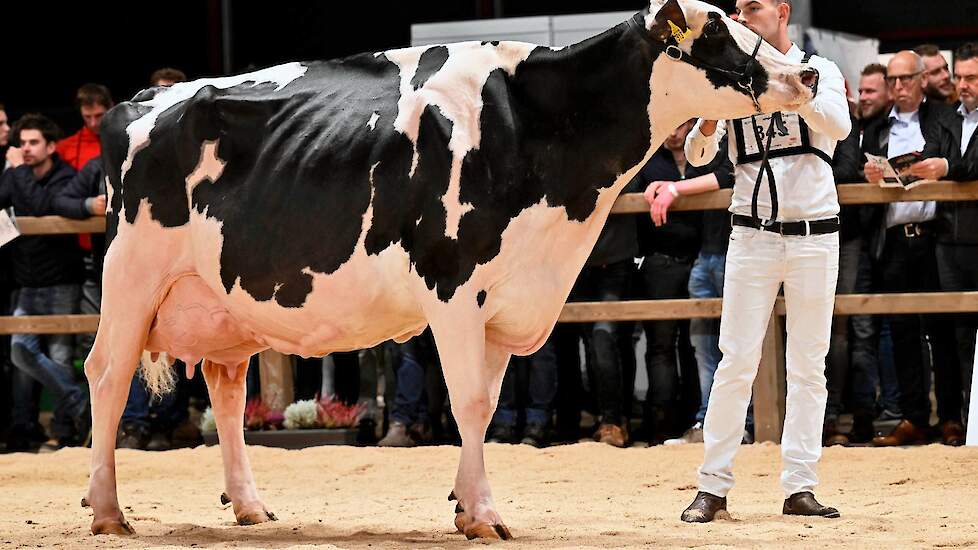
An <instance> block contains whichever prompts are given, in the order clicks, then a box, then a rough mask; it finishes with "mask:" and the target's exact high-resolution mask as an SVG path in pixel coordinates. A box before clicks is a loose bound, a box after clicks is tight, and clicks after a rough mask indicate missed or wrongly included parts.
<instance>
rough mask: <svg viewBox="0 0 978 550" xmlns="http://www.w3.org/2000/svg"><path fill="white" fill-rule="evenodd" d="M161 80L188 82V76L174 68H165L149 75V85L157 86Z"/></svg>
mask: <svg viewBox="0 0 978 550" xmlns="http://www.w3.org/2000/svg"><path fill="white" fill-rule="evenodd" d="M161 80H170V81H173V82H184V81H186V80H187V75H186V74H184V72H183V71H181V70H179V69H174V68H173V67H163V68H162V69H157V70H155V71H153V74H151V75H149V83H150V85H151V86H156V84H157V82H159V81H161Z"/></svg>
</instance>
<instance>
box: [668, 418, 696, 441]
mask: <svg viewBox="0 0 978 550" xmlns="http://www.w3.org/2000/svg"><path fill="white" fill-rule="evenodd" d="M702 442H703V423H702V422H697V423H696V424H693V426H692V427H690V428H689V429H688V430H686V433H684V434H683V435H682V437H677V438H674V439H667V440H665V441H663V442H662V444H663V445H685V444H687V443H702Z"/></svg>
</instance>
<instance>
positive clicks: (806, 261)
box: [699, 227, 839, 497]
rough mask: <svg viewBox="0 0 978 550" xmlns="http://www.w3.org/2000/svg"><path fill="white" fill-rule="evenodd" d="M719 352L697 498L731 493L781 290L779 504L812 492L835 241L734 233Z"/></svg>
mask: <svg viewBox="0 0 978 550" xmlns="http://www.w3.org/2000/svg"><path fill="white" fill-rule="evenodd" d="M725 275H726V279H725V280H724V288H723V312H722V316H721V319H720V350H721V351H722V352H723V359H721V361H720V366H719V367H718V368H717V371H716V373H715V374H714V379H713V388H712V390H711V396H710V406H709V408H708V409H707V411H706V422H705V423H704V427H703V441H704V458H703V465H702V466H701V467H700V471H699V473H700V475H699V486H700V490H701V491H704V492H707V493H710V494H713V495H716V496H719V497H725V496H727V493H728V492H729V490H730V489H731V488H732V487H733V484H734V477H733V459H734V455H735V454H736V453H737V449H738V448H739V446H740V443H741V440H742V438H743V435H744V419H745V417H746V415H747V407H748V404H749V403H750V397H751V384H752V382H753V380H754V378H755V376H756V375H757V368H758V364H759V362H760V359H761V346H762V342H763V340H764V335H765V333H766V332H767V327H768V321H769V320H770V318H771V312H772V311H773V309H774V303H775V300H776V299H777V296H778V291H779V289H780V288H781V286H782V284H783V285H784V300H785V309H786V316H785V328H786V330H787V333H788V338H787V344H786V346H785V356H786V357H785V359H786V361H785V370H786V374H787V385H788V392H787V396H786V398H785V403H786V410H785V420H784V433H783V435H782V437H781V459H782V465H783V466H782V473H781V487H782V489H783V490H784V494H785V497H788V496H791V495H793V494H795V493H799V492H802V491H812V490H813V488H814V487H815V485H817V484H818V477H817V475H816V473H815V466H816V464H817V463H818V460H819V458H820V457H821V454H822V421H823V419H824V415H825V402H826V398H827V396H828V392H827V390H826V388H825V356H826V354H827V353H828V351H829V339H830V337H831V328H832V310H833V307H834V306H835V288H836V282H837V280H838V277H839V235H838V233H830V234H825V235H811V236H807V237H790V236H782V235H779V234H776V233H772V232H768V231H758V230H755V229H749V228H745V227H734V228H733V231H732V232H731V234H730V246H729V248H728V250H727V265H726V269H725Z"/></svg>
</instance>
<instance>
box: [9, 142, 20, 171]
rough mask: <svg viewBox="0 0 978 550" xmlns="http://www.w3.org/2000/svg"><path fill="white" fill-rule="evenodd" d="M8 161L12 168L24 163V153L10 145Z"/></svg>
mask: <svg viewBox="0 0 978 550" xmlns="http://www.w3.org/2000/svg"><path fill="white" fill-rule="evenodd" d="M7 162H9V163H10V167H11V168H17V167H18V166H20V165H21V164H24V153H22V152H21V150H20V149H19V148H17V147H10V148H9V149H7Z"/></svg>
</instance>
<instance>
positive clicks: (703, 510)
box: [680, 491, 729, 523]
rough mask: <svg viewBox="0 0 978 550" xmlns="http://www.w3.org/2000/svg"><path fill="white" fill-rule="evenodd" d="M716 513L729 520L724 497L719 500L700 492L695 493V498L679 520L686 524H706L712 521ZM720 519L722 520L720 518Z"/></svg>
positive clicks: (714, 496) (716, 497)
mask: <svg viewBox="0 0 978 550" xmlns="http://www.w3.org/2000/svg"><path fill="white" fill-rule="evenodd" d="M717 513H721V516H726V517H727V518H729V514H727V499H726V497H724V498H721V497H718V496H716V495H711V494H710V493H704V492H703V491H700V492H698V493H696V498H694V499H693V503H692V504H690V505H689V506H688V507H687V508H686V509H685V510H683V515H682V516H681V517H680V519H681V520H683V521H685V522H686V523H707V522H710V521H713V518H715V517H716V515H717ZM721 519H724V518H723V517H721Z"/></svg>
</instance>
